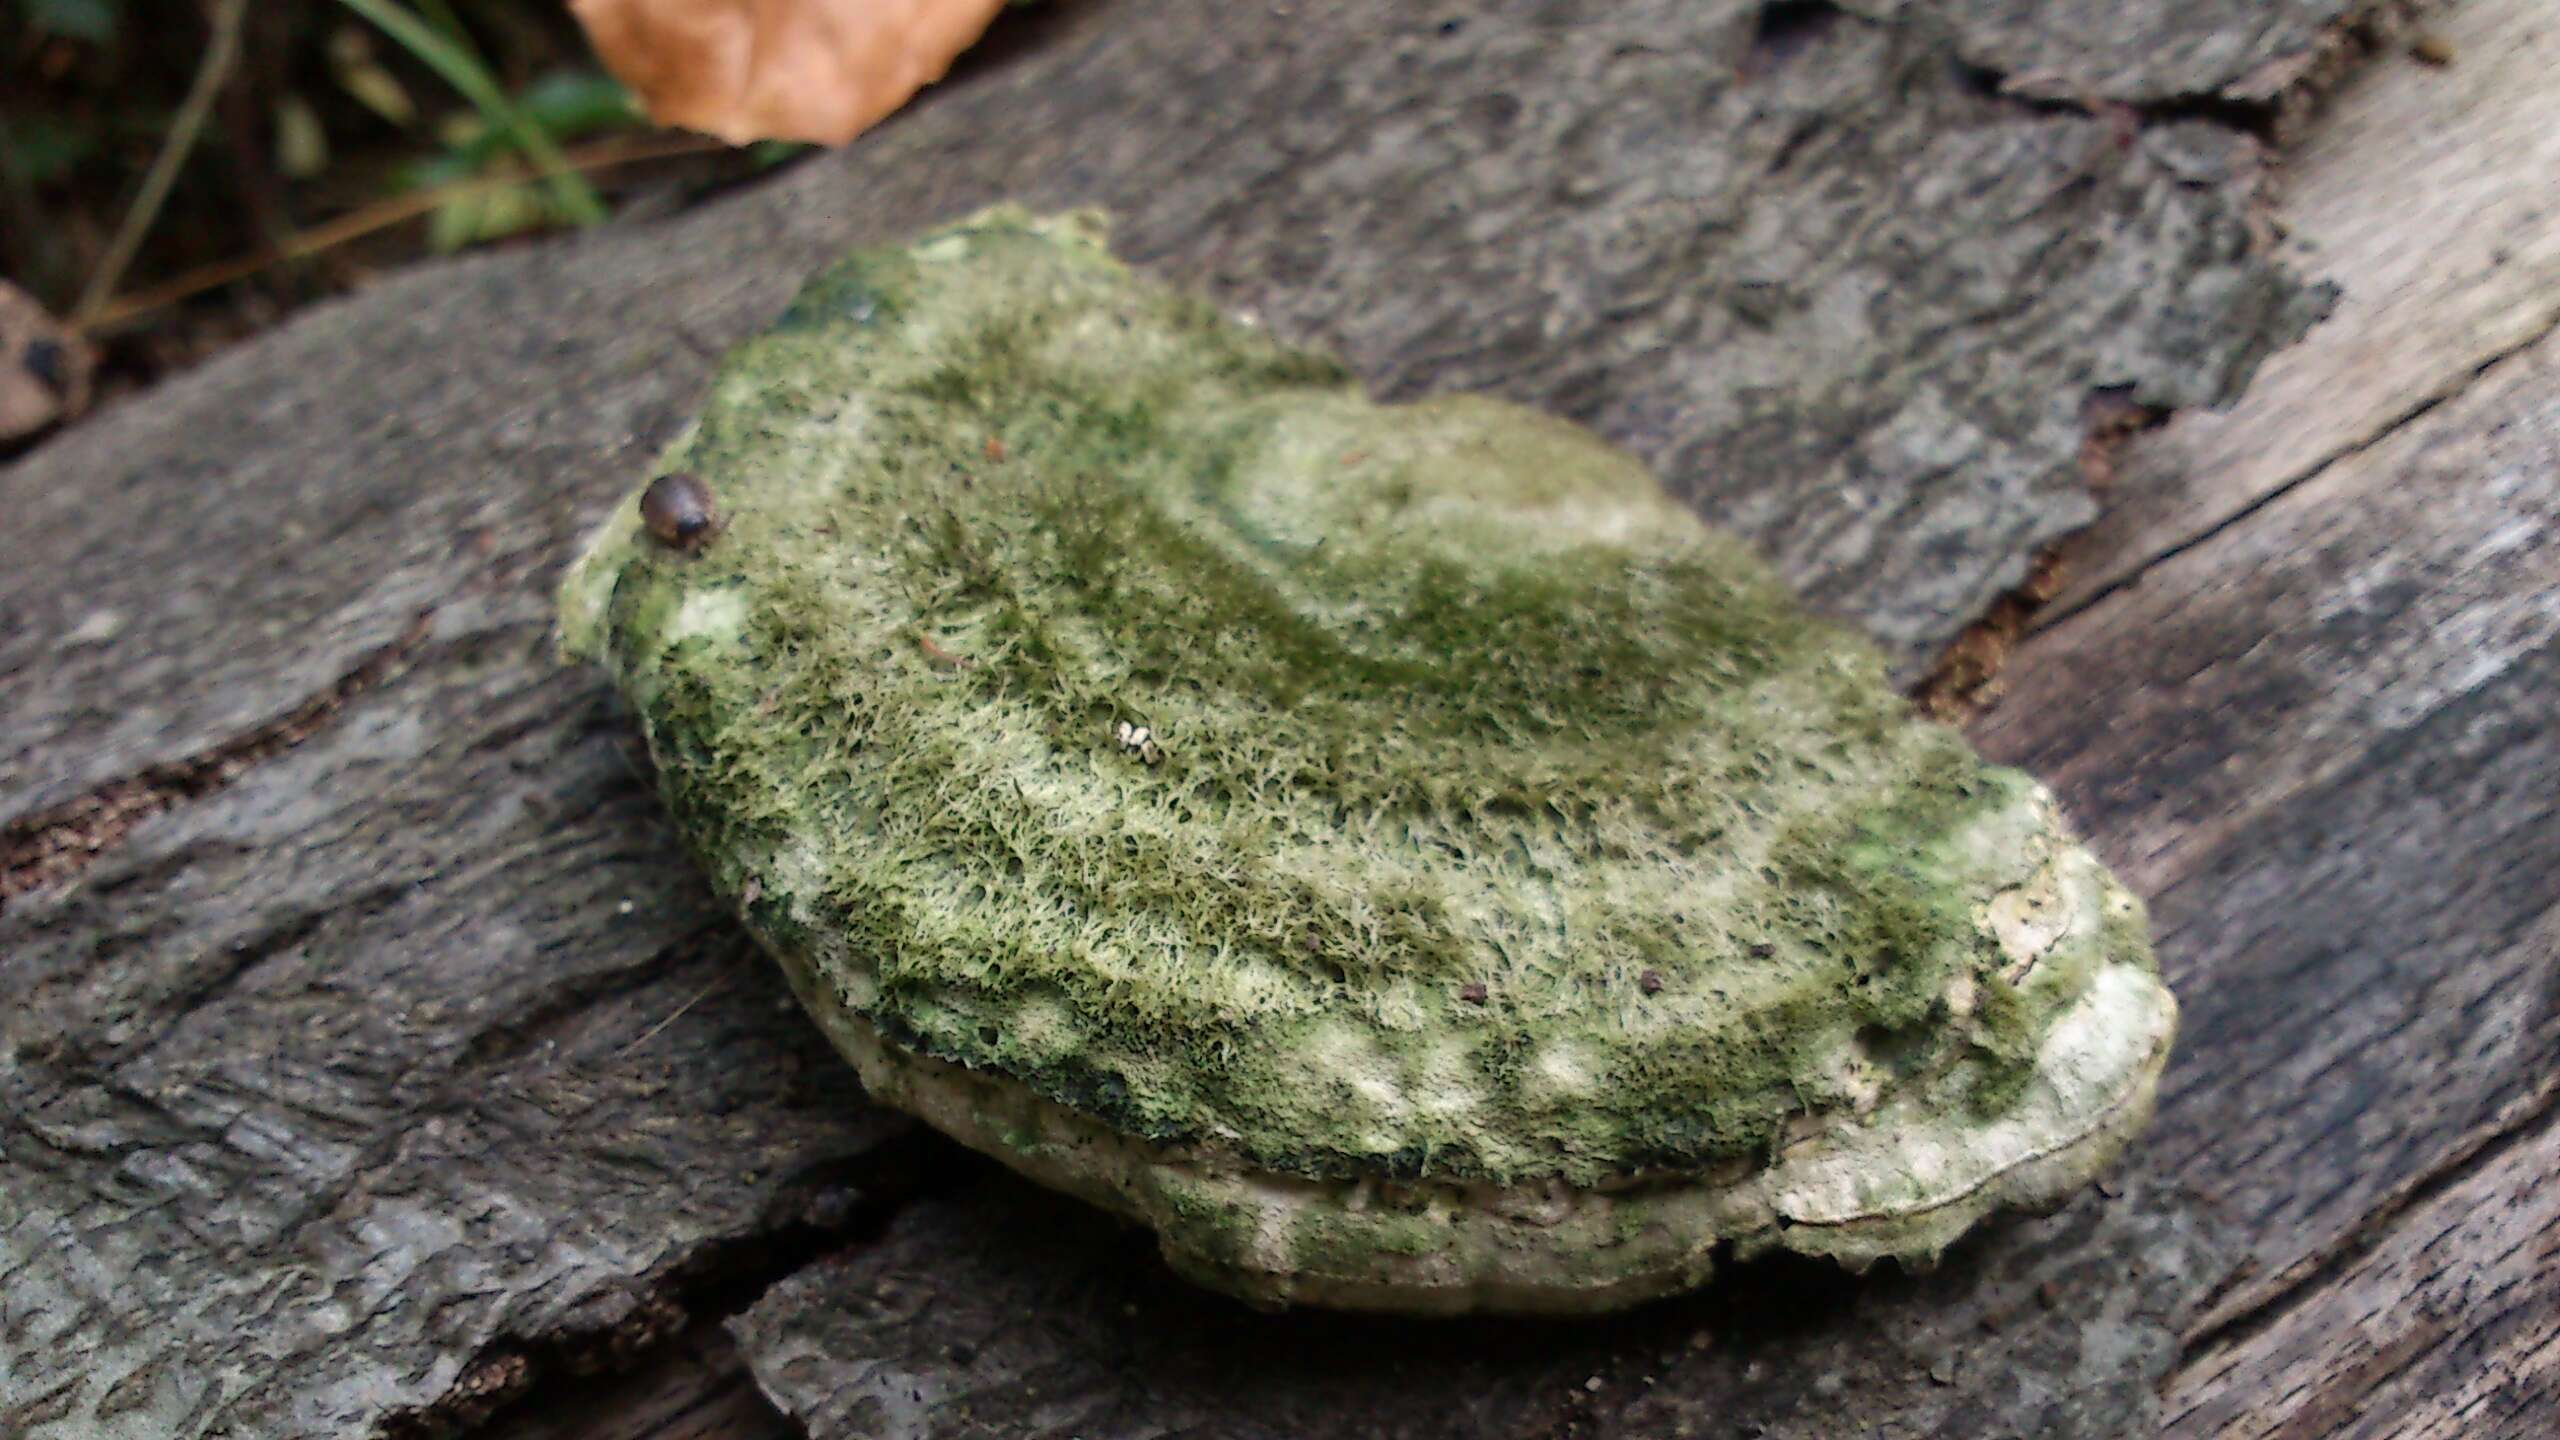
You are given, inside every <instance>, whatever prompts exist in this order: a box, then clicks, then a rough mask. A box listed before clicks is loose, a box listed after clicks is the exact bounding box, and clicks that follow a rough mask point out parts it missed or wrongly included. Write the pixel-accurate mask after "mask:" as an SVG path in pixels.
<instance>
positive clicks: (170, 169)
mask: <svg viewBox="0 0 2560 1440" xmlns="http://www.w3.org/2000/svg"><path fill="white" fill-rule="evenodd" d="M248 13H249V0H217V3H216V4H215V6H214V11H213V35H212V39H211V42H210V43H209V44H207V45H206V46H205V51H204V60H203V61H202V63H200V64H198V65H197V66H196V78H195V80H194V82H193V83H192V84H190V85H189V86H188V87H187V98H186V100H185V101H184V102H183V103H181V104H180V105H179V106H178V114H177V117H176V118H175V119H173V120H172V121H170V122H169V134H168V136H167V137H166V138H165V139H163V140H162V141H161V142H160V153H159V154H157V155H155V156H153V157H152V159H151V169H150V170H149V171H148V172H147V173H145V174H144V175H143V177H142V189H141V190H140V191H138V192H136V193H135V195H134V197H133V205H132V208H130V209H128V210H126V211H125V212H124V223H123V224H122V225H120V226H118V227H117V229H116V234H115V238H114V239H113V240H112V241H109V242H108V244H107V253H106V254H104V255H102V256H100V257H99V259H98V268H97V269H95V270H92V271H91V272H89V284H88V287H87V288H86V289H84V290H82V291H81V292H80V304H79V306H78V308H76V309H74V310H73V311H72V312H71V323H72V325H73V326H75V327H77V328H82V329H85V328H87V326H88V324H89V322H90V321H91V320H93V319H95V318H96V316H97V314H98V312H99V311H101V310H103V309H105V308H106V304H107V297H108V296H110V295H113V294H114V293H115V289H116V283H117V282H118V281H120V280H122V279H124V271H125V267H126V266H128V265H130V264H132V263H133V255H134V252H135V251H136V250H139V249H140V248H142V237H143V236H144V235H146V234H149V233H150V230H151V222H152V221H154V220H156V219H158V218H159V216H160V207H161V205H162V204H164V203H166V202H167V200H168V198H169V187H170V186H172V185H174V184H176V183H177V180H178V170H179V168H180V167H181V166H183V165H185V164H186V163H187V157H188V156H189V155H191V154H193V153H194V152H195V148H196V141H197V139H198V138H199V137H201V136H202V135H203V134H204V121H205V116H207V115H208V114H210V113H212V111H213V101H214V97H215V96H217V95H219V94H221V93H222V85H223V82H224V81H225V80H227V79H229V78H230V75H231V66H232V63H233V62H234V61H236V60H238V59H239V57H240V22H241V20H242V19H243V17H245V16H246V15H247V14H248Z"/></svg>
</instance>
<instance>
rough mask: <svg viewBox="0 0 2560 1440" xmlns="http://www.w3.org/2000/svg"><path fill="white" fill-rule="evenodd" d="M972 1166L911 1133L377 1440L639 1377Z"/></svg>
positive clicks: (467, 1382) (531, 1341)
mask: <svg viewBox="0 0 2560 1440" xmlns="http://www.w3.org/2000/svg"><path fill="white" fill-rule="evenodd" d="M978 1173H979V1167H978V1165H977V1164H976V1162H975V1161H974V1159H973V1158H972V1157H969V1156H967V1155H966V1154H964V1153H963V1152H961V1151H959V1150H958V1149H957V1148H956V1147H954V1146H952V1145H951V1144H949V1143H948V1142H947V1141H944V1140H943V1139H942V1138H941V1137H939V1136H936V1135H931V1134H927V1133H926V1132H924V1131H923V1130H921V1129H911V1130H908V1131H906V1132H904V1133H902V1134H900V1135H898V1136H897V1137H896V1138H894V1139H891V1140H890V1141H888V1142H886V1143H884V1144H883V1145H881V1146H880V1147H879V1148H877V1149H875V1150H872V1151H869V1152H867V1153H865V1154H864V1155H862V1156H861V1157H859V1158H858V1159H854V1160H850V1161H845V1162H840V1163H836V1164H831V1165H827V1166H822V1167H818V1168H817V1169H814V1170H813V1171H811V1172H810V1173H809V1174H807V1175H802V1176H799V1177H796V1178H795V1179H794V1180H793V1181H792V1182H791V1184H790V1185H789V1186H788V1187H787V1191H788V1193H787V1195H786V1196H785V1198H784V1199H783V1200H782V1201H781V1202H780V1203H779V1204H778V1206H777V1214H776V1215H775V1216H774V1217H773V1219H772V1220H771V1222H770V1223H769V1224H768V1225H767V1226H766V1227H765V1228H764V1229H762V1230H760V1231H758V1232H757V1233H755V1234H752V1235H747V1236H742V1237H740V1238H738V1239H735V1240H731V1241H727V1242H723V1243H721V1244H718V1245H714V1246H711V1247H708V1248H706V1249H704V1250H701V1251H698V1252H696V1253H695V1254H693V1255H691V1256H689V1257H687V1258H686V1259H685V1260H684V1261H683V1262H681V1263H680V1264H679V1265H678V1266H677V1267H676V1268H675V1269H674V1270H673V1271H671V1272H670V1273H669V1274H667V1275H665V1276H663V1277H661V1278H660V1280H659V1281H658V1282H657V1283H656V1284H655V1285H654V1286H653V1287H651V1289H650V1290H649V1291H648V1292H647V1293H646V1294H644V1295H641V1296H639V1297H638V1298H637V1299H636V1301H635V1302H634V1304H633V1305H632V1306H631V1307H630V1308H629V1310H628V1311H627V1312H626V1313H624V1314H622V1315H621V1316H619V1317H618V1318H616V1319H615V1320H613V1321H611V1322H609V1323H607V1324H604V1325H600V1326H596V1327H591V1328H582V1329H569V1330H563V1331H559V1332H555V1333H553V1334H548V1335H510V1336H506V1337H503V1338H501V1339H499V1340H497V1341H495V1342H493V1343H492V1344H490V1345H489V1346H488V1347H487V1348H486V1349H484V1350H483V1351H482V1352H481V1353H480V1354H479V1355H478V1356H477V1357H475V1358H474V1359H473V1360H472V1361H471V1362H470V1363H469V1364H468V1365H466V1366H465V1367H464V1371H463V1378H462V1379H461V1380H460V1381H458V1382H457V1383H456V1384H455V1385H454V1386H453V1388H452V1389H451V1390H450V1391H448V1392H447V1394H446V1397H445V1398H444V1399H443V1400H442V1401H440V1402H438V1403H437V1404H435V1405H433V1406H429V1407H427V1408H425V1409H422V1410H414V1411H409V1412H406V1413H404V1414H397V1415H393V1416H390V1417H388V1418H386V1419H385V1421H384V1422H383V1424H382V1425H381V1427H380V1428H379V1430H378V1432H377V1434H378V1435H379V1436H380V1440H450V1437H454V1436H459V1435H463V1434H467V1433H470V1432H472V1431H476V1430H480V1429H484V1428H487V1427H489V1426H491V1425H492V1423H493V1422H497V1421H501V1420H504V1419H506V1418H508V1417H510V1416H514V1415H516V1414H518V1413H519V1412H522V1411H525V1410H528V1409H532V1408H535V1407H539V1406H541V1405H542V1404H543V1403H544V1398H545V1396H546V1394H547V1393H548V1392H550V1391H553V1390H561V1391H567V1390H569V1389H571V1388H577V1389H581V1390H586V1391H589V1392H592V1391H593V1390H594V1388H595V1382H596V1381H597V1379H598V1378H599V1377H603V1376H623V1377H626V1381H627V1383H635V1384H636V1383H643V1382H644V1381H645V1378H646V1377H645V1376H644V1375H643V1371H644V1369H645V1367H647V1366H648V1365H649V1363H650V1362H651V1361H652V1360H653V1359H657V1358H663V1357H665V1356H666V1355H668V1354H669V1353H671V1351H672V1349H673V1348H674V1347H675V1346H677V1345H678V1344H680V1343H682V1342H683V1341H685V1339H686V1338H687V1337H688V1336H689V1335H691V1334H692V1333H693V1332H695V1331H697V1330H699V1329H700V1328H701V1327H703V1326H706V1325H708V1326H712V1327H715V1328H716V1327H717V1326H719V1325H721V1324H723V1323H724V1322H726V1321H728V1320H729V1319H731V1318H732V1317H735V1316H737V1315H741V1314H744V1313H745V1312H746V1311H747V1309H748V1308H749V1307H750V1306H752V1305H754V1304H755V1303H756V1302H757V1301H758V1300H760V1299H762V1298H763V1297H764V1295H765V1293H766V1292H767V1291H769V1290H771V1289H772V1288H773V1287H774V1286H776V1285H778V1284H781V1283H782V1282H783V1281H785V1280H788V1279H790V1278H791V1277H792V1276H794V1275H797V1274H799V1273H800V1272H802V1271H804V1270H806V1269H808V1268H809V1267H811V1266H813V1265H816V1264H819V1263H821V1262H823V1261H825V1260H826V1259H828V1258H829V1257H830V1256H834V1255H837V1254H840V1253H843V1252H845V1251H848V1250H852V1249H855V1248H858V1247H860V1246H863V1245H867V1244H869V1243H871V1242H873V1241H875V1240H877V1239H878V1238H879V1237H880V1235H881V1234H882V1233H883V1232H885V1231H886V1230H887V1229H888V1227H889V1226H890V1224H891V1223H892V1222H894V1221H895V1220H896V1219H897V1218H898V1216H899V1215H900V1214H902V1213H904V1212H905V1210H906V1209H907V1208H908V1207H909V1206H910V1205H912V1204H914V1203H916V1202H917V1201H919V1200H923V1199H927V1198H929V1197H932V1196H935V1195H941V1194H947V1193H950V1192H953V1191H956V1190H958V1189H960V1188H961V1187H962V1186H963V1185H964V1184H965V1183H966V1182H967V1181H968V1180H969V1179H970V1178H971V1177H972V1176H974V1175H976V1174H978Z"/></svg>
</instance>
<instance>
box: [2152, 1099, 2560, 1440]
mask: <svg viewBox="0 0 2560 1440" xmlns="http://www.w3.org/2000/svg"><path fill="white" fill-rule="evenodd" d="M2555 1174H2560V1125H2555V1124H2554V1123H2552V1116H2551V1115H2549V1114H2547V1113H2546V1114H2545V1115H2544V1116H2543V1118H2542V1119H2541V1121H2540V1122H2539V1123H2538V1124H2535V1125H2534V1126H2532V1127H2531V1128H2529V1129H2527V1130H2525V1131H2522V1132H2520V1133H2519V1134H2518V1135H2516V1136H2515V1137H2514V1139H2513V1142H2512V1143H2510V1144H2507V1145H2504V1146H2502V1147H2501V1148H2500V1149H2499V1150H2498V1151H2497V1152H2496V1153H2495V1154H2494V1155H2493V1156H2492V1157H2490V1158H2489V1159H2487V1160H2486V1161H2485V1162H2484V1163H2481V1164H2479V1165H2477V1166H2476V1167H2474V1168H2473V1169H2471V1170H2470V1171H2469V1172H2468V1173H2466V1174H2464V1175H2463V1176H2462V1177H2461V1178H2460V1179H2459V1180H2458V1181H2457V1182H2455V1183H2451V1184H2448V1185H2446V1186H2444V1187H2443V1188H2442V1190H2441V1191H2440V1192H2439V1193H2437V1194H2435V1195H2433V1196H2431V1197H2430V1198H2429V1199H2428V1200H2427V1202H2426V1203H2425V1204H2423V1205H2421V1206H2419V1207H2417V1208H2416V1209H2414V1210H2413V1211H2412V1212H2411V1213H2409V1214H2407V1215H2405V1216H2402V1217H2400V1218H2399V1220H2398V1221H2397V1223H2396V1224H2394V1225H2393V1226H2392V1227H2391V1229H2390V1231H2389V1232H2388V1234H2386V1235H2384V1236H2382V1237H2381V1238H2380V1239H2379V1240H2378V1241H2377V1242H2376V1243H2375V1244H2373V1245H2372V1247H2371V1248H2370V1249H2368V1250H2366V1251H2364V1252H2362V1253H2360V1254H2357V1255H2356V1256H2354V1258H2353V1259H2352V1260H2351V1261H2350V1262H2348V1263H2346V1264H2343V1265H2341V1266H2340V1267H2339V1268H2338V1270H2337V1272H2336V1273H2335V1274H2332V1275H2328V1276H2324V1277H2323V1278H2322V1280H2321V1283H2320V1284H2319V1285H2318V1286H2317V1287H2316V1289H2315V1290H2313V1291H2312V1292H2311V1294H2310V1295H2309V1296H2308V1297H2307V1298H2305V1299H2304V1300H2302V1301H2301V1302H2299V1303H2296V1304H2293V1305H2290V1306H2288V1307H2286V1308H2285V1309H2284V1310H2282V1311H2281V1312H2280V1313H2278V1314H2277V1315H2276V1316H2274V1317H2273V1319H2272V1320H2271V1321H2270V1322H2269V1323H2267V1324H2265V1325H2263V1326H2262V1327H2259V1328H2256V1329H2253V1330H2252V1331H2250V1332H2249V1333H2247V1334H2246V1335H2243V1336H2241V1337H2239V1338H2236V1339H2233V1340H2231V1341H2229V1342H2227V1343H2224V1344H2219V1345H2216V1346H2213V1347H2212V1348H2210V1349H2208V1350H2206V1351H2204V1352H2203V1353H2201V1354H2198V1355H2195V1356H2193V1357H2191V1358H2190V1359H2189V1361H2188V1362H2187V1364H2186V1365H2185V1366H2184V1367H2183V1368H2182V1369H2181V1371H2180V1373H2179V1375H2178V1377H2177V1383H2176V1385H2175V1387H2174V1388H2173V1389H2172V1390H2171V1392H2170V1396H2169V1409H2170V1425H2169V1429H2168V1432H2167V1433H2168V1434H2170V1435H2172V1436H2176V1437H2181V1440H2183V1437H2190V1436H2192V1437H2196V1440H2205V1437H2220V1440H2314V1437H2318V1440H2474V1437H2478V1436H2503V1435H2515V1436H2537V1435H2548V1434H2550V1433H2551V1429H2552V1424H2553V1417H2554V1416H2555V1415H2560V1184H2554V1183H2553V1182H2552V1176H2554V1175H2555Z"/></svg>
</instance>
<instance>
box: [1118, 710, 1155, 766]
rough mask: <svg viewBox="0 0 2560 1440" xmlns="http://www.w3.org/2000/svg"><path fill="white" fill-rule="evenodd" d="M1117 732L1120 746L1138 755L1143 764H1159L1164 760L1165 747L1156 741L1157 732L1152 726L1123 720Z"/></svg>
mask: <svg viewBox="0 0 2560 1440" xmlns="http://www.w3.org/2000/svg"><path fill="white" fill-rule="evenodd" d="M1115 733H1117V734H1118V736H1119V737H1120V748H1121V749H1123V750H1126V751H1128V752H1129V753H1130V754H1132V755H1135V756H1137V757H1138V759H1139V761H1140V762H1141V763H1142V764H1147V765H1159V764H1162V763H1163V762H1164V747H1163V746H1161V745H1158V744H1157V743H1156V732H1155V731H1154V730H1153V729H1152V728H1150V727H1148V726H1145V725H1132V724H1130V723H1129V722H1128V721H1126V720H1123V721H1121V722H1120V728H1119V730H1118V731H1117V732H1115Z"/></svg>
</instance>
